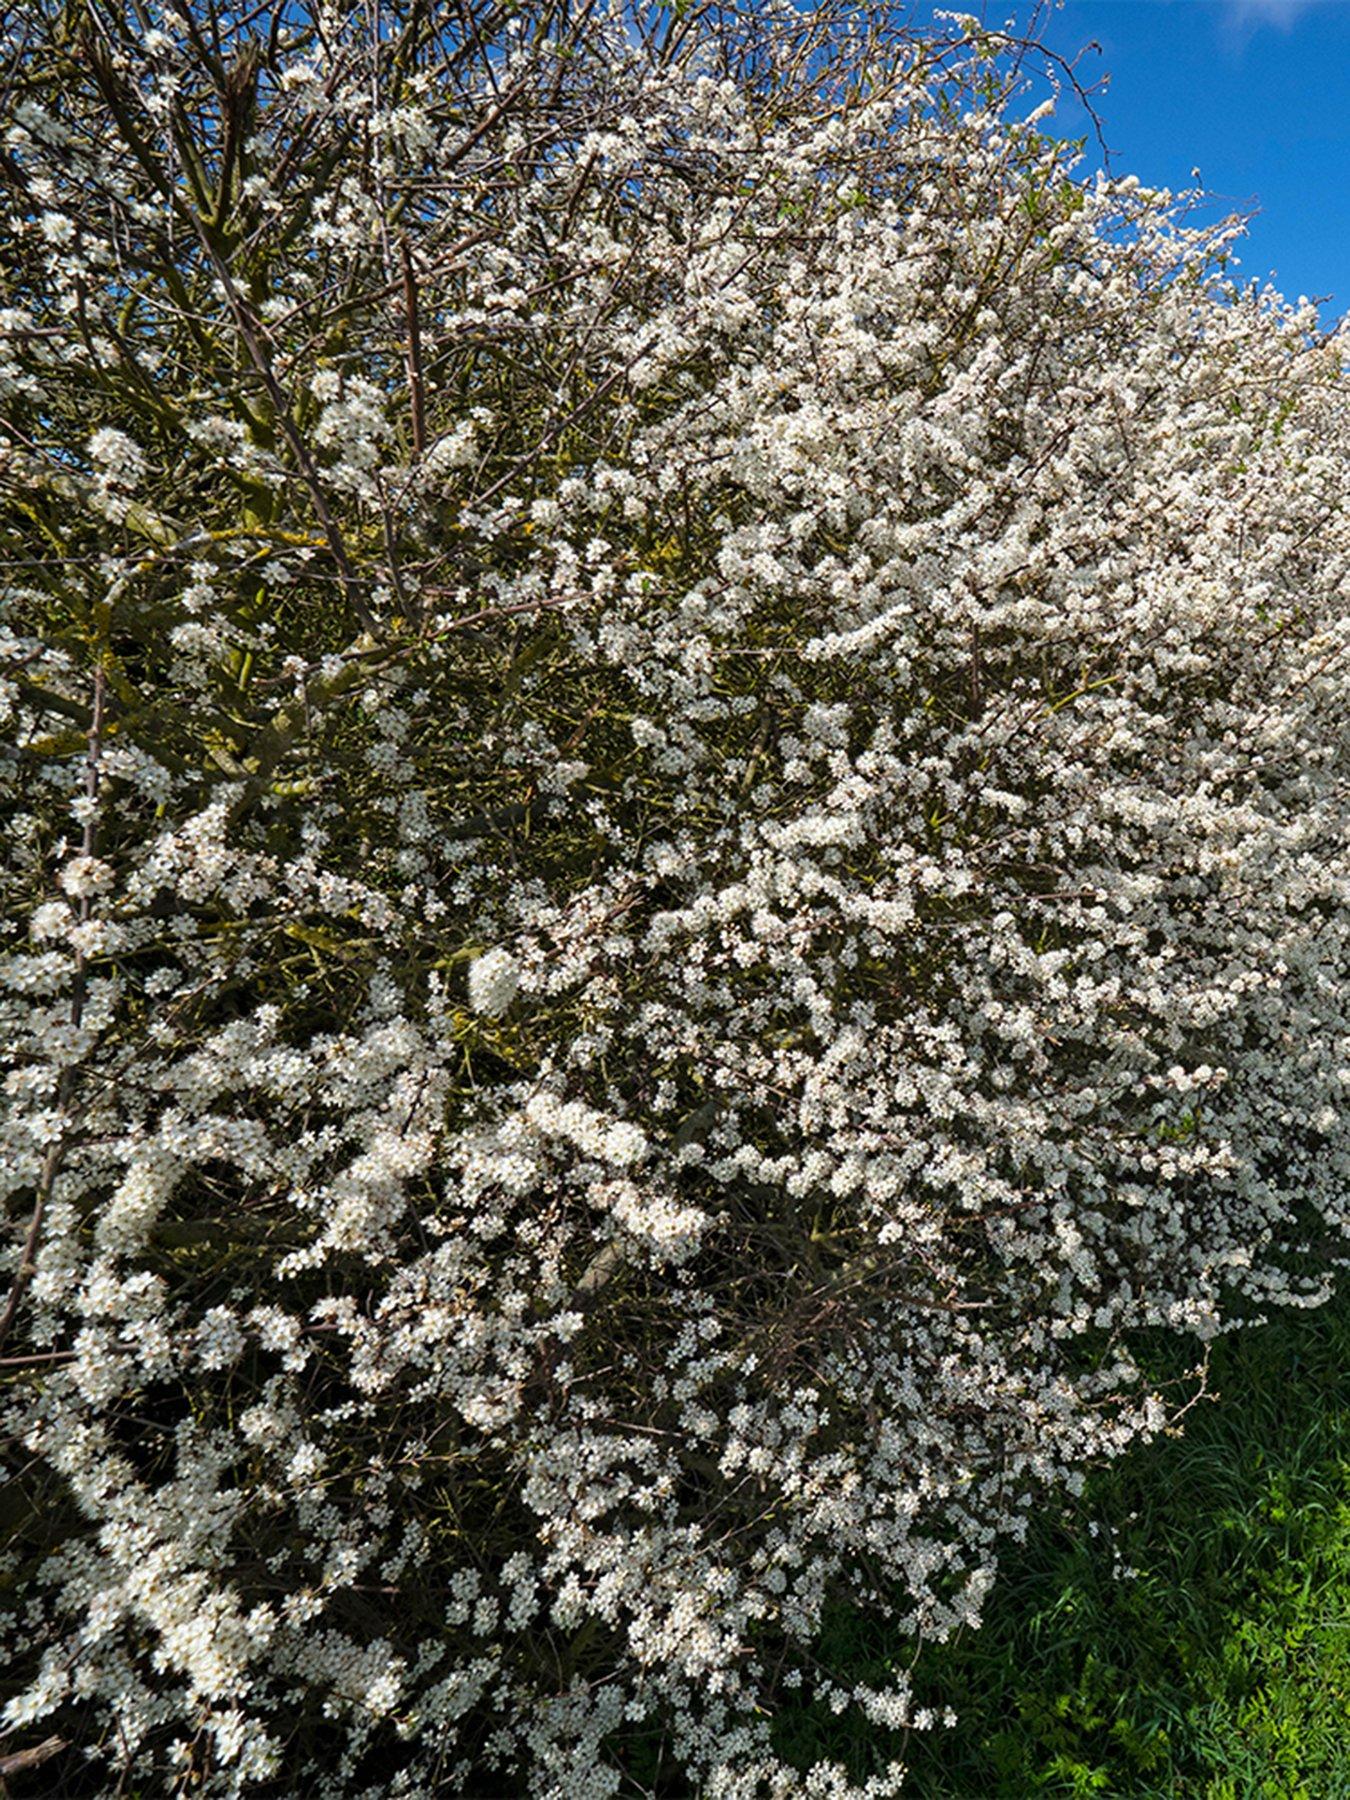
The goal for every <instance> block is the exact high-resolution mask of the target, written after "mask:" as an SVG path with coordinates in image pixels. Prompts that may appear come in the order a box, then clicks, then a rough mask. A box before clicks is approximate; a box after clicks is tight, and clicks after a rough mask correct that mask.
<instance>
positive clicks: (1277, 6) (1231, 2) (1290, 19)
mask: <svg viewBox="0 0 1350 1800" xmlns="http://www.w3.org/2000/svg"><path fill="white" fill-rule="evenodd" d="M1317 4H1318V0H1227V5H1226V8H1225V14H1226V19H1227V22H1228V24H1229V25H1231V26H1236V27H1238V28H1240V29H1243V30H1246V31H1250V30H1251V29H1252V28H1253V27H1255V26H1257V25H1274V26H1275V27H1276V28H1277V29H1278V30H1280V31H1288V30H1289V29H1290V27H1291V26H1292V25H1293V23H1294V21H1295V20H1296V19H1297V18H1299V17H1300V16H1301V15H1302V14H1303V13H1305V12H1309V11H1311V9H1312V8H1313V7H1314V6H1316V5H1317Z"/></svg>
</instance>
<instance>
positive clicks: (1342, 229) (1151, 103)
mask: <svg viewBox="0 0 1350 1800" xmlns="http://www.w3.org/2000/svg"><path fill="white" fill-rule="evenodd" d="M939 3H941V0H939ZM945 4H946V5H947V6H948V7H950V8H951V10H953V11H972V12H980V13H981V14H982V16H983V17H984V18H985V19H986V20H987V21H988V23H989V24H991V25H993V24H996V23H1001V22H1002V21H1003V20H1005V19H1006V18H1007V17H1008V16H1009V14H1010V13H1011V12H1014V11H1015V12H1016V14H1017V16H1018V18H1019V19H1021V20H1025V19H1026V18H1027V17H1028V16H1029V13H1030V8H1029V6H1027V5H1019V4H1018V0H1006V3H1004V4H1000V3H999V0H988V3H987V4H985V5H983V6H980V5H979V4H978V3H977V0H945ZM920 10H924V11H927V10H930V9H929V8H928V7H923V8H921V9H920ZM1043 36H1044V37H1045V40H1046V41H1047V42H1048V43H1049V44H1050V45H1052V47H1053V48H1055V49H1056V50H1058V51H1060V52H1061V53H1066V54H1070V55H1072V54H1073V53H1074V52H1076V51H1078V50H1080V49H1082V48H1083V46H1084V45H1086V44H1087V43H1088V42H1090V41H1091V40H1094V39H1095V40H1096V42H1097V43H1098V44H1100V45H1101V53H1100V54H1098V53H1097V52H1096V51H1090V52H1088V54H1087V55H1085V56H1084V57H1083V59H1082V61H1081V62H1080V63H1079V65H1078V72H1079V75H1080V77H1081V78H1082V79H1083V80H1084V82H1085V85H1090V84H1091V83H1092V82H1093V81H1096V80H1100V78H1101V77H1102V76H1103V75H1109V76H1110V78H1111V79H1110V85H1109V86H1108V87H1107V88H1106V89H1105V91H1104V92H1102V93H1101V94H1100V95H1098V96H1097V98H1096V99H1095V100H1094V105H1095V107H1096V110H1097V112H1098V114H1099V116H1100V117H1101V120H1102V123H1103V135H1104V136H1105V139H1106V143H1107V146H1108V148H1109V149H1110V150H1111V152H1112V153H1113V154H1112V167H1113V168H1114V169H1115V170H1116V172H1117V173H1120V174H1129V173H1132V174H1136V175H1138V176H1139V178H1140V179H1141V180H1142V181H1144V182H1145V183H1148V184H1150V185H1153V186H1160V187H1161V186H1165V187H1170V188H1172V189H1174V190H1175V189H1178V188H1182V187H1189V186H1192V185H1194V184H1193V182H1192V180H1191V171H1192V169H1195V168H1199V170H1200V175H1201V183H1202V185H1203V186H1204V187H1206V188H1207V189H1209V190H1210V191H1211V192H1212V193H1214V194H1215V195H1216V196H1218V198H1219V201H1220V204H1219V206H1218V207H1217V209H1216V210H1217V212H1219V213H1222V212H1227V211H1232V210H1241V211H1246V210H1247V209H1248V208H1251V207H1259V209H1260V210H1259V213H1258V215H1257V216H1256V217H1255V218H1254V219H1253V221H1252V224H1251V235H1250V237H1249V238H1248V239H1247V241H1246V242H1245V243H1244V244H1242V245H1241V246H1239V248H1238V252H1237V254H1238V256H1239V257H1240V259H1241V264H1242V267H1241V271H1240V273H1241V274H1242V275H1243V276H1244V277H1249V276H1256V277H1258V278H1260V279H1261V280H1265V279H1267V278H1269V277H1271V276H1272V275H1273V278H1274V282H1275V285H1276V286H1277V287H1278V288H1279V289H1280V290H1281V291H1282V292H1283V293H1284V294H1286V295H1287V296H1288V297H1289V298H1291V299H1295V298H1297V297H1298V296H1299V295H1300V294H1306V295H1308V296H1309V297H1310V298H1311V297H1314V296H1324V295H1330V296H1332V298H1331V300H1330V301H1329V303H1328V304H1326V305H1324V306H1323V308H1322V317H1323V322H1324V323H1326V324H1330V323H1331V321H1332V320H1333V319H1334V318H1336V317H1337V316H1338V315H1340V314H1341V313H1344V312H1350V0H1065V3H1064V4H1063V5H1062V6H1060V7H1058V8H1057V9H1056V10H1055V11H1054V12H1052V13H1051V14H1050V15H1049V16H1048V18H1047V20H1046V22H1045V24H1044V28H1043ZM1058 122H1059V129H1061V130H1063V131H1064V132H1065V134H1066V135H1073V136H1077V135H1078V134H1079V132H1080V131H1082V130H1083V129H1084V123H1083V115H1082V114H1081V113H1079V112H1078V111H1077V109H1076V108H1074V107H1072V106H1071V105H1068V104H1065V105H1064V106H1063V107H1062V109H1061V111H1060V114H1059V115H1058ZM1047 128H1048V127H1043V128H1042V129H1047ZM1090 150H1091V154H1092V156H1093V159H1094V160H1097V152H1096V150H1095V146H1090Z"/></svg>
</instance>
